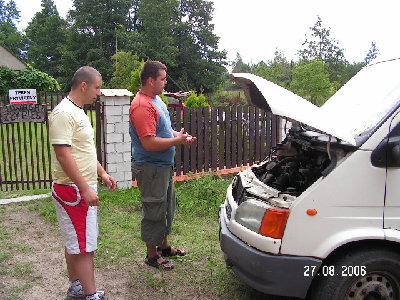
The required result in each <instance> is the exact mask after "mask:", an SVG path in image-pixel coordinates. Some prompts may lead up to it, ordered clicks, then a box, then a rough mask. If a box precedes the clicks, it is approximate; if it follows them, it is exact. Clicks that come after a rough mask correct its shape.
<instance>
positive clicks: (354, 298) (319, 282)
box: [309, 249, 400, 300]
mask: <svg viewBox="0 0 400 300" xmlns="http://www.w3.org/2000/svg"><path fill="white" fill-rule="evenodd" d="M350 252H351V253H350ZM318 274H321V275H320V276H318V277H316V278H315V279H314V282H313V285H312V287H311V290H310V298H309V299H311V300H325V299H326V300H328V299H329V300H398V299H400V255H399V254H397V253H395V252H393V251H390V250H386V249H375V250H365V251H353V250H349V253H348V254H346V255H344V256H342V257H341V258H339V259H337V260H335V261H333V262H329V264H328V263H327V264H325V265H323V266H322V267H321V268H320V269H319V271H318Z"/></svg>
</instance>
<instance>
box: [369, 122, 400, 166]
mask: <svg viewBox="0 0 400 300" xmlns="http://www.w3.org/2000/svg"><path fill="white" fill-rule="evenodd" d="M398 128H399V126H396V128H395V129H394V130H393V131H392V132H391V133H390V134H389V136H386V137H385V138H384V139H383V140H382V141H381V142H380V143H379V145H378V147H376V149H375V150H374V151H372V154H371V163H372V165H373V166H374V167H378V168H400V135H397V134H396V133H397V132H398ZM396 129H397V130H396Z"/></svg>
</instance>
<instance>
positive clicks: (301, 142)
mask: <svg viewBox="0 0 400 300" xmlns="http://www.w3.org/2000/svg"><path fill="white" fill-rule="evenodd" d="M233 77H234V79H235V80H236V81H238V82H240V83H241V84H242V85H243V87H244V89H245V92H246V95H247V98H248V100H249V102H251V103H252V104H254V105H255V106H257V107H259V108H262V109H265V110H268V111H270V112H272V113H274V114H276V115H279V116H282V117H284V118H285V119H288V120H290V122H291V123H292V126H291V128H290V130H288V133H287V135H286V137H285V139H284V140H283V142H282V143H281V144H279V145H278V146H277V147H276V148H274V149H273V150H272V151H271V153H270V155H269V156H268V157H267V158H266V159H265V160H264V161H263V162H261V163H260V164H257V165H254V166H252V167H251V168H248V169H246V170H245V171H243V172H240V173H239V174H238V175H236V177H235V178H234V179H233V181H232V184H231V185H230V186H229V188H228V191H227V195H226V200H225V203H224V204H223V205H222V206H221V209H220V226H221V230H220V244H221V249H222V251H223V252H224V254H225V258H226V262H227V264H228V265H229V266H231V267H232V268H233V270H234V272H235V273H236V274H237V276H238V277H239V278H240V279H241V280H242V281H244V282H245V283H247V284H248V285H250V286H252V287H253V288H255V289H257V290H259V291H262V292H264V293H267V294H273V295H281V296H292V297H298V298H302V299H304V298H305V297H306V296H308V297H309V298H310V299H315V300H323V299H327V300H328V299H329V300H343V299H357V300H360V299H363V300H367V299H393V300H399V299H400V59H393V60H388V61H382V62H379V63H374V64H371V65H368V66H366V67H364V68H363V69H362V70H361V71H360V72H359V73H358V74H357V75H356V76H354V77H353V78H352V79H351V80H350V81H349V82H348V83H347V84H346V85H345V86H343V87H342V88H341V89H340V90H339V91H338V92H337V93H336V94H335V95H334V96H332V97H331V98H330V99H329V100H328V101H327V102H326V103H325V104H324V105H323V106H322V107H317V106H314V105H313V104H311V103H310V102H308V101H306V100H304V99H303V98H301V97H299V96H297V95H295V94H293V93H291V92H289V91H287V90H285V89H284V88H281V87H279V86H277V85H275V84H273V83H271V82H269V81H267V80H265V79H262V78H260V77H258V76H255V75H252V74H247V73H237V74H233Z"/></svg>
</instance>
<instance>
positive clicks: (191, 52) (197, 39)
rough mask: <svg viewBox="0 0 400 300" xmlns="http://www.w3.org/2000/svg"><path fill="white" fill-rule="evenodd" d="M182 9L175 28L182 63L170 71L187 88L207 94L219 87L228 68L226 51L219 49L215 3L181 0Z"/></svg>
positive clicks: (200, 0) (179, 61)
mask: <svg viewBox="0 0 400 300" xmlns="http://www.w3.org/2000/svg"><path fill="white" fill-rule="evenodd" d="M179 11H180V19H179V24H178V26H177V27H176V31H175V37H176V44H177V47H178V49H179V52H178V65H177V66H176V67H175V66H174V67H172V68H171V70H170V73H171V75H172V76H174V78H178V80H177V81H178V82H180V83H182V84H181V85H184V86H186V89H187V90H191V89H195V90H197V91H201V90H203V91H204V92H206V93H208V92H210V91H213V90H216V89H217V88H218V87H219V86H220V85H221V84H222V82H223V78H224V77H223V76H224V73H225V71H226V69H225V67H224V66H225V65H226V62H225V60H226V52H225V51H219V50H218V41H219V38H218V37H217V36H216V35H215V34H214V33H213V31H214V24H212V15H213V12H214V7H213V2H211V1H205V0H181V1H180V7H179ZM183 83H184V84H183Z"/></svg>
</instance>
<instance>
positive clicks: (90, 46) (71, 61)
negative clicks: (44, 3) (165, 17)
mask: <svg viewBox="0 0 400 300" xmlns="http://www.w3.org/2000/svg"><path fill="white" fill-rule="evenodd" d="M130 4H131V0H97V1H92V0H79V1H78V0H74V7H75V9H73V10H70V12H69V15H70V18H69V22H70V26H69V30H68V34H67V42H66V46H65V48H64V50H63V56H64V58H63V67H64V68H65V69H66V70H68V69H69V70H70V69H73V70H75V69H76V65H78V66H81V65H91V66H93V67H95V68H96V69H97V70H99V72H100V73H101V74H102V76H103V80H104V81H105V82H106V83H108V82H109V81H110V79H111V76H112V73H113V66H112V60H111V56H112V55H113V54H115V53H116V52H117V50H118V49H117V38H116V37H117V36H116V35H117V30H119V28H120V26H122V28H127V27H128V25H129V21H130V18H129V13H130V12H129V10H130ZM123 46H124V45H121V44H119V45H118V47H120V49H124V47H123ZM69 75H70V74H69Z"/></svg>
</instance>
